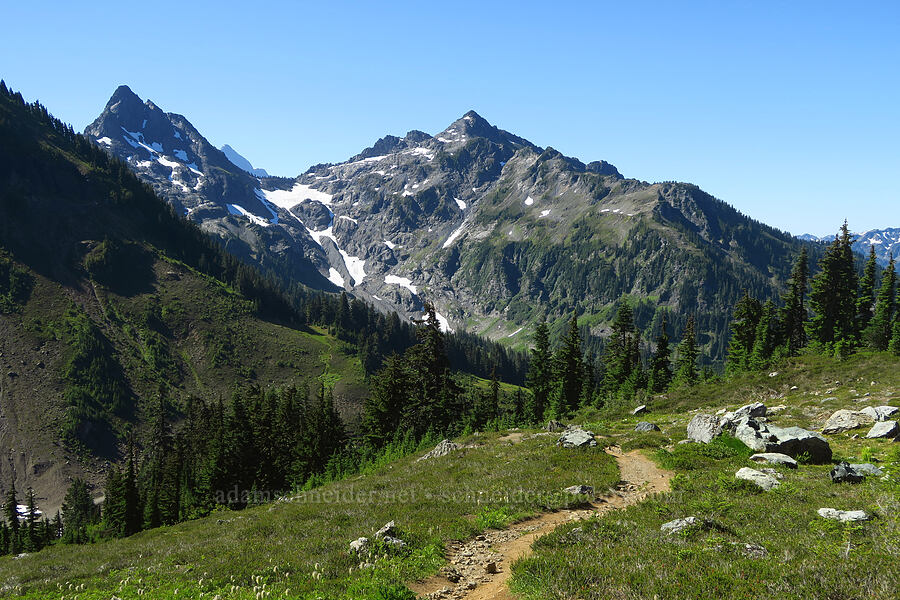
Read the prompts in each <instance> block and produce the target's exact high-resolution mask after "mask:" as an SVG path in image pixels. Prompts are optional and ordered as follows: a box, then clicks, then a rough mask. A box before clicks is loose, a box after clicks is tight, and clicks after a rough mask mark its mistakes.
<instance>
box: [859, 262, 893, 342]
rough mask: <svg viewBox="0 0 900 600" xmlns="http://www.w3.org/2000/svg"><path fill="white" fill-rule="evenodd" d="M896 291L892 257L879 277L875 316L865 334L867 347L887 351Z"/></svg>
mask: <svg viewBox="0 0 900 600" xmlns="http://www.w3.org/2000/svg"><path fill="white" fill-rule="evenodd" d="M896 289H897V272H896V271H895V270H894V257H893V256H892V257H891V260H890V262H888V266H887V268H886V269H885V270H884V272H883V273H882V275H881V287H880V288H879V289H878V300H877V301H876V303H875V315H874V316H873V317H872V321H871V323H870V324H869V327H868V329H866V334H865V337H866V339H867V341H868V343H869V345H870V346H871V347H872V348H874V349H875V350H887V349H888V345H889V344H890V342H891V334H892V333H893V332H892V325H893V320H894V307H895V305H896Z"/></svg>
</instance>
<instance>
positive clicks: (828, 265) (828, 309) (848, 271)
mask: <svg viewBox="0 0 900 600" xmlns="http://www.w3.org/2000/svg"><path fill="white" fill-rule="evenodd" d="M851 243H852V239H851V238H850V232H849V230H848V228H847V222H846V221H845V222H844V224H843V226H841V234H840V235H839V236H837V237H835V240H834V242H832V243H831V245H830V246H829V247H828V249H827V250H826V251H825V255H824V256H823V257H822V260H821V261H819V269H820V270H819V273H818V274H816V276H815V277H813V281H812V292H811V293H810V295H809V304H810V308H811V309H812V311H813V317H812V319H810V321H809V324H808V326H807V333H808V334H809V337H810V338H811V339H812V340H814V341H816V342H818V343H819V344H821V345H822V346H826V347H830V346H832V345H834V344H835V343H836V342H842V344H844V345H846V344H850V343H852V341H853V339H855V328H856V319H855V316H856V301H857V293H858V287H859V286H858V281H857V275H856V267H855V264H854V259H853V250H852V248H851Z"/></svg>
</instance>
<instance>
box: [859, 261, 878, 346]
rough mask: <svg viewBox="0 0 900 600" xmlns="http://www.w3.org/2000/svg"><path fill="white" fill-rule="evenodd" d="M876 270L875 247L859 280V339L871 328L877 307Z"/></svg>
mask: <svg viewBox="0 0 900 600" xmlns="http://www.w3.org/2000/svg"><path fill="white" fill-rule="evenodd" d="M876 269H877V261H876V257H875V246H869V258H868V260H866V266H865V269H863V276H862V279H860V280H859V298H858V299H857V301H856V332H857V336H858V337H859V336H862V333H863V332H864V331H865V330H866V328H867V327H868V326H869V321H871V320H872V309H873V308H874V306H875V274H876Z"/></svg>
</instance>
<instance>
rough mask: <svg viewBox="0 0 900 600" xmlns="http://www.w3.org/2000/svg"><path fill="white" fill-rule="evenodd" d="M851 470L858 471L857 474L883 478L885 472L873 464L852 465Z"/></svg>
mask: <svg viewBox="0 0 900 600" xmlns="http://www.w3.org/2000/svg"><path fill="white" fill-rule="evenodd" d="M850 468H851V469H853V470H854V471H856V472H857V473H861V474H863V475H865V476H866V477H868V476H869V475H872V476H873V477H881V476H882V475H884V471H882V470H881V469H879V468H878V467H876V466H875V465H873V464H872V463H856V464H853V463H850Z"/></svg>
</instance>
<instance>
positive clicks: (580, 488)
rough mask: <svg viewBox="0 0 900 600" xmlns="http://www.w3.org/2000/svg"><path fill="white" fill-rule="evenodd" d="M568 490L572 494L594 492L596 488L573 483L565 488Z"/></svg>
mask: <svg viewBox="0 0 900 600" xmlns="http://www.w3.org/2000/svg"><path fill="white" fill-rule="evenodd" d="M565 491H566V492H568V493H570V494H575V495H580V494H593V493H594V488H592V487H591V486H589V485H572V486H569V487H567V488H566V489H565Z"/></svg>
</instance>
